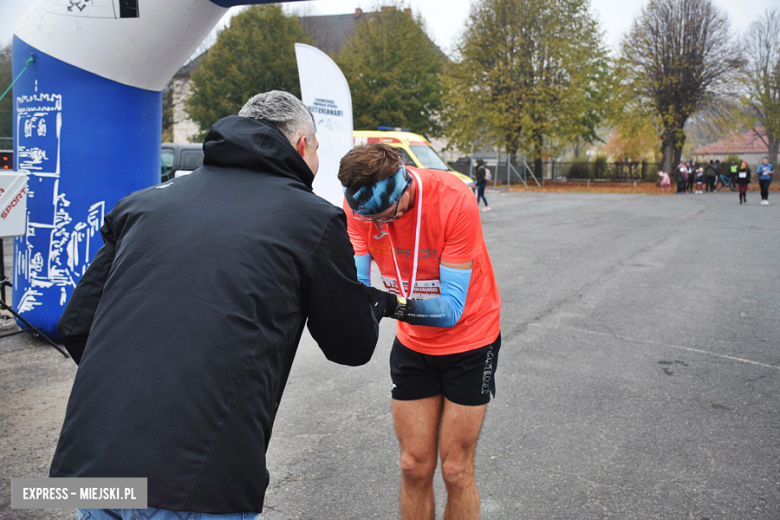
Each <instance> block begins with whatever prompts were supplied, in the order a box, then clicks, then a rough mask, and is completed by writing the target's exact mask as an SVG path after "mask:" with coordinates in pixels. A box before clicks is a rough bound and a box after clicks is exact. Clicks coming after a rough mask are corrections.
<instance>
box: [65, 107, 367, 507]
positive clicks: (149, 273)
mask: <svg viewBox="0 0 780 520" xmlns="http://www.w3.org/2000/svg"><path fill="white" fill-rule="evenodd" d="M204 151H205V159H204V166H203V167H201V168H200V169H198V170H196V171H195V172H193V173H192V175H189V176H187V177H183V178H178V179H175V180H173V181H170V182H168V183H165V184H162V185H160V186H155V187H152V188H148V189H146V190H142V191H139V192H136V193H133V194H131V195H129V196H128V197H126V198H124V199H122V200H121V201H119V203H118V204H117V205H116V207H115V208H114V209H113V211H111V212H110V213H109V214H108V215H106V218H105V224H104V226H103V228H102V229H101V232H102V233H103V238H104V241H105V245H104V246H103V248H102V249H100V251H98V253H97V254H96V256H95V258H94V260H93V262H92V264H91V265H90V267H89V269H88V270H87V272H86V273H85V275H84V277H83V278H82V280H81V282H80V283H79V284H78V286H77V287H76V289H75V291H74V293H73V295H72V297H71V299H70V301H69V302H68V305H67V306H66V308H65V312H64V313H63V315H62V318H61V319H60V322H59V331H60V334H61V336H62V338H63V341H64V343H65V345H66V347H67V348H68V350H69V351H70V352H71V354H72V355H73V358H74V360H75V361H76V362H77V363H79V369H78V372H77V373H76V379H75V382H74V385H73V390H72V392H71V396H70V401H69V402H68V407H67V413H66V416H65V422H64V424H63V427H62V433H61V435H60V439H59V443H58V444H57V451H56V453H55V455H54V460H53V462H52V466H51V472H50V475H51V476H52V477H147V478H148V504H149V505H150V506H154V507H158V508H163V509H172V510H185V511H201V512H212V513H227V512H237V511H257V512H259V511H262V506H263V497H264V493H265V489H266V487H267V485H268V471H267V470H266V464H265V453H266V448H267V445H268V441H269V439H270V437H271V428H272V425H273V421H274V416H275V414H276V411H277V408H278V406H279V401H280V399H281V397H282V391H283V390H284V386H285V384H286V382H287V376H288V374H289V372H290V367H291V365H292V362H293V358H294V356H295V352H296V349H297V347H298V342H299V340H300V338H301V334H302V332H303V326H304V323H306V322H307V320H308V328H309V331H310V332H311V335H312V337H313V338H314V339H315V340H316V341H317V343H318V344H319V346H320V348H321V349H322V351H323V352H324V353H325V355H326V357H327V358H328V359H330V360H331V361H335V362H336V363H341V364H345V365H361V364H364V363H366V362H368V360H369V359H370V358H371V355H372V353H373V350H374V347H375V345H376V341H377V335H378V325H377V320H376V318H375V317H374V315H373V313H372V307H371V303H369V299H368V297H367V295H366V292H365V291H364V288H363V287H364V286H363V285H362V284H361V283H359V282H358V281H357V274H356V271H355V264H354V259H353V254H354V253H353V250H352V246H351V245H350V242H349V237H348V235H347V228H346V220H345V216H344V213H343V211H342V210H341V209H339V208H337V207H335V206H333V205H332V204H330V203H329V202H327V201H325V200H323V199H321V198H320V197H318V196H316V195H314V193H313V192H312V190H311V183H312V180H313V175H312V172H311V170H310V169H309V167H308V166H307V164H306V163H305V162H304V161H303V159H302V158H301V157H300V156H299V155H298V154H297V153H296V151H295V150H294V148H293V147H292V146H291V145H290V143H289V141H287V139H286V138H285V137H284V135H283V134H282V133H281V132H280V131H279V130H278V129H277V128H276V127H275V126H274V125H272V124H269V123H266V122H264V121H256V120H253V119H249V118H245V117H239V116H231V117H228V118H225V119H222V120H220V121H218V122H217V123H216V124H215V125H214V127H213V128H212V129H211V131H210V132H209V134H208V135H207V137H206V141H205V143H204Z"/></svg>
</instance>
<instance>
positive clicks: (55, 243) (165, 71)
mask: <svg viewBox="0 0 780 520" xmlns="http://www.w3.org/2000/svg"><path fill="white" fill-rule="evenodd" d="M264 3H270V2H268V1H246V0H245V1H231V0H36V1H35V2H34V4H33V5H32V6H31V7H30V8H29V9H28V10H27V12H26V13H25V15H24V17H23V18H22V20H21V21H20V22H19V24H18V25H17V27H16V30H15V32H14V41H13V74H14V77H16V76H17V75H18V74H19V73H20V72H21V71H22V70H23V69H24V67H25V64H26V63H27V61H28V59H29V58H30V55H32V57H33V61H32V63H31V64H30V65H29V68H28V70H26V71H25V73H24V74H22V76H21V78H20V79H19V80H18V82H17V83H16V84H15V85H14V90H13V97H14V112H13V117H14V121H15V127H14V147H15V152H16V153H15V154H14V160H15V165H14V166H15V169H16V170H17V171H19V172H22V173H26V174H27V176H28V199H27V223H26V233H25V234H24V235H23V236H20V237H17V238H16V239H15V240H14V271H13V276H12V282H13V304H14V308H15V310H16V311H17V312H18V313H19V314H20V315H21V316H23V317H24V318H25V319H26V320H27V321H29V322H30V323H31V324H32V325H34V326H35V327H37V328H39V329H40V330H42V331H43V332H44V333H46V334H47V335H49V336H50V337H52V338H55V339H57V338H59V334H58V332H57V320H58V319H59V317H60V315H61V314H62V310H63V308H64V305H65V303H66V301H67V300H68V298H69V297H70V295H71V293H72V291H73V288H74V287H75V286H76V284H77V283H78V281H79V279H80V278H81V276H82V275H83V273H84V271H85V270H86V268H87V266H88V265H89V263H90V261H91V260H92V258H93V257H94V255H95V253H96V252H97V250H98V249H99V248H100V247H101V246H102V245H103V240H102V238H101V236H100V226H101V225H102V222H103V216H104V215H105V214H106V213H107V212H108V211H110V210H111V208H113V206H114V205H115V204H116V202H117V201H118V200H119V199H121V198H122V197H124V196H125V195H127V194H128V193H130V192H132V191H136V190H139V189H142V188H146V187H148V186H151V185H153V184H157V183H159V181H160V141H161V132H162V90H163V88H165V85H166V84H167V83H168V81H169V80H170V78H171V77H172V76H173V74H174V73H175V72H176V70H177V69H178V68H179V67H180V66H181V64H182V63H184V62H185V61H186V60H187V58H188V57H189V56H190V55H191V54H192V53H193V52H194V51H195V49H196V48H197V46H198V45H199V44H200V42H201V41H203V39H204V38H205V37H206V35H208V33H209V32H210V31H211V29H212V28H213V27H214V26H215V25H216V24H217V22H218V21H219V20H220V19H221V18H222V16H223V15H224V14H225V13H226V12H227V9H228V8H230V7H233V6H237V5H246V4H264Z"/></svg>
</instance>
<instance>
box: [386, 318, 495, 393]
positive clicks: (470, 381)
mask: <svg viewBox="0 0 780 520" xmlns="http://www.w3.org/2000/svg"><path fill="white" fill-rule="evenodd" d="M500 348H501V334H500V333H499V334H498V338H496V340H495V341H494V342H493V343H491V344H490V345H487V346H485V347H482V348H478V349H476V350H470V351H468V352H462V353H460V354H448V355H446V356H431V355H428V354H420V353H419V352H415V351H414V350H412V349H410V348H408V347H405V346H404V345H402V344H401V342H400V341H398V338H397V337H396V338H395V341H394V342H393V351H392V352H391V354H390V377H391V378H392V380H393V392H392V393H393V399H397V400H399V401H414V400H416V399H426V398H428V397H433V396H436V395H444V397H446V398H447V399H448V400H450V401H452V402H453V403H455V404H460V405H464V406H480V405H483V404H487V403H489V402H490V395H491V394H492V395H493V397H495V396H496V377H495V376H496V367H497V365H498V351H499V349H500Z"/></svg>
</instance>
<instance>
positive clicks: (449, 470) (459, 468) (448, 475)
mask: <svg viewBox="0 0 780 520" xmlns="http://www.w3.org/2000/svg"><path fill="white" fill-rule="evenodd" d="M441 475H442V478H444V482H445V483H446V484H447V485H448V486H456V487H457V486H462V485H464V484H466V483H468V482H470V481H472V480H474V464H473V462H472V461H471V460H469V459H468V458H449V459H446V460H443V461H442V463H441Z"/></svg>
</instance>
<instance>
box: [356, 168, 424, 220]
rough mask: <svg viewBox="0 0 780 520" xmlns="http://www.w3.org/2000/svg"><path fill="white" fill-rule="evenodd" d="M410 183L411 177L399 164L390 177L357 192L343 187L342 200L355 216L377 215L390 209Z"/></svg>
mask: <svg viewBox="0 0 780 520" xmlns="http://www.w3.org/2000/svg"><path fill="white" fill-rule="evenodd" d="M411 182H412V176H411V175H409V172H408V171H406V167H405V166H404V165H403V163H401V165H400V167H399V168H398V171H397V172H396V173H395V175H393V176H392V177H388V178H387V179H384V180H381V181H379V182H377V183H374V184H369V185H367V186H363V187H362V188H360V189H359V190H357V191H354V190H351V189H349V188H347V187H344V198H345V199H347V204H348V205H349V207H350V208H351V209H352V211H354V212H355V214H356V215H378V214H379V213H382V212H384V211H387V210H388V209H390V208H392V207H393V205H394V204H395V203H396V202H398V200H399V199H400V198H401V195H403V193H404V190H405V189H406V188H407V186H409V184H410V183H411Z"/></svg>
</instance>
